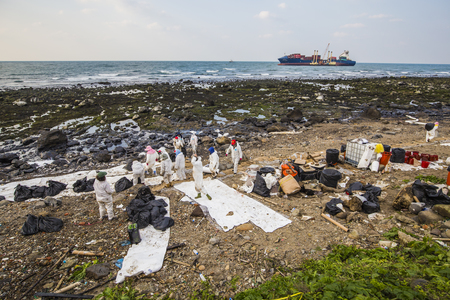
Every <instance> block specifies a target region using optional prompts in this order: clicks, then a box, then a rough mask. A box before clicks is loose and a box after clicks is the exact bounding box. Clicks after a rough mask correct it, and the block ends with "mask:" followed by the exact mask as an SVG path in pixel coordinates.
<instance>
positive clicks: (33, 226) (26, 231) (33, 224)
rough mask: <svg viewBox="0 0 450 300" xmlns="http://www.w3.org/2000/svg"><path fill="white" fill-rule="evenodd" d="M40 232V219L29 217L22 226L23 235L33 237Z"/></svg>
mask: <svg viewBox="0 0 450 300" xmlns="http://www.w3.org/2000/svg"><path fill="white" fill-rule="evenodd" d="M38 232H39V223H38V217H36V216H33V215H27V220H26V221H25V223H24V224H23V226H22V231H21V233H22V234H23V235H32V234H36V233H38Z"/></svg>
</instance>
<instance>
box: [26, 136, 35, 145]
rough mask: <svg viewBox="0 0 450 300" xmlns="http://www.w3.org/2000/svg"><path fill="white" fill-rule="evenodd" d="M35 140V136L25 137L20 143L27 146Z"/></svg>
mask: <svg viewBox="0 0 450 300" xmlns="http://www.w3.org/2000/svg"><path fill="white" fill-rule="evenodd" d="M36 141H37V138H35V137H30V138H26V139H24V140H23V141H22V145H23V146H28V145H30V144H33V143H34V142H36Z"/></svg>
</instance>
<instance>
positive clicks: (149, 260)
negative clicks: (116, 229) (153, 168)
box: [116, 197, 170, 283]
mask: <svg viewBox="0 0 450 300" xmlns="http://www.w3.org/2000/svg"><path fill="white" fill-rule="evenodd" d="M161 198H162V199H163V200H164V201H165V202H166V203H167V204H168V206H166V209H167V214H166V215H165V216H166V217H170V202H169V198H166V197H156V199H161ZM139 234H140V236H141V242H140V243H139V244H137V245H132V246H131V247H130V248H129V249H128V253H127V255H126V256H125V257H124V259H123V263H122V269H120V271H119V272H118V273H117V277H116V283H121V282H123V281H124V280H125V277H131V276H136V275H139V274H141V273H144V274H145V275H148V274H150V273H154V272H157V271H159V270H161V268H162V265H163V262H164V256H165V255H166V249H167V246H168V244H169V238H170V228H167V229H166V231H161V230H156V229H155V228H153V226H152V225H148V226H147V227H145V228H143V229H139Z"/></svg>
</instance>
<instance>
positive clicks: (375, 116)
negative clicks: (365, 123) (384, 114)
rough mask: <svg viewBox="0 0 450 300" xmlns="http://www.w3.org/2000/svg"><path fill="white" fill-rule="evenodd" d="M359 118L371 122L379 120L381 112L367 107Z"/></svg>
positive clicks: (372, 107)
mask: <svg viewBox="0 0 450 300" xmlns="http://www.w3.org/2000/svg"><path fill="white" fill-rule="evenodd" d="M361 117H362V118H366V119H371V120H379V119H380V118H381V112H380V111H379V110H378V109H377V108H376V107H374V106H369V107H368V108H366V109H365V110H364V111H363V112H362V114H361Z"/></svg>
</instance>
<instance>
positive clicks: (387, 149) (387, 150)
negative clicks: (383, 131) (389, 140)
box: [383, 144, 391, 152]
mask: <svg viewBox="0 0 450 300" xmlns="http://www.w3.org/2000/svg"><path fill="white" fill-rule="evenodd" d="M383 148H384V152H391V146H389V145H384V144H383Z"/></svg>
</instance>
